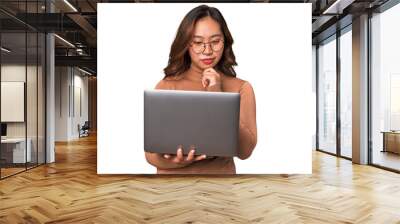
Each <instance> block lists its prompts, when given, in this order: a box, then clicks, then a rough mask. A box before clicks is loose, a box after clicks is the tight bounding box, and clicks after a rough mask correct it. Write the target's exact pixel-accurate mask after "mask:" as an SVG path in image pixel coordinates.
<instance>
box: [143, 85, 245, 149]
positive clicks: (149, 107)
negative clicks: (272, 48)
mask: <svg viewBox="0 0 400 224" xmlns="http://www.w3.org/2000/svg"><path fill="white" fill-rule="evenodd" d="M239 113H240V95H239V93H228V92H206V91H184V90H145V91H144V150H145V151H146V152H155V153H162V154H176V150H177V148H178V145H182V146H183V154H185V155H187V154H188V153H189V147H190V145H194V146H195V149H196V151H195V155H202V154H205V155H207V156H222V157H234V156H237V148H238V136H239V135H238V131H239V115H240V114H239Z"/></svg>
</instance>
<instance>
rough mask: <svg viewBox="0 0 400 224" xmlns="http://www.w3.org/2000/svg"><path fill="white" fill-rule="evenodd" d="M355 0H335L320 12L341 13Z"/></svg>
mask: <svg viewBox="0 0 400 224" xmlns="http://www.w3.org/2000/svg"><path fill="white" fill-rule="evenodd" d="M354 1H355V0H336V1H335V2H334V3H333V4H332V5H330V6H329V7H328V8H327V9H325V10H324V12H323V13H322V14H342V13H343V9H345V8H347V6H349V5H351V4H352V3H353V2H354Z"/></svg>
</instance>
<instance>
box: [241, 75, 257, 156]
mask: <svg viewBox="0 0 400 224" xmlns="http://www.w3.org/2000/svg"><path fill="white" fill-rule="evenodd" d="M256 144H257V123H256V99H255V95H254V91H253V88H252V86H251V85H250V83H248V82H245V83H244V84H243V85H242V87H241V89H240V122H239V149H238V150H239V152H238V157H239V158H240V159H242V160H244V159H247V158H249V157H250V155H251V153H252V152H253V149H254V148H255V147H256Z"/></svg>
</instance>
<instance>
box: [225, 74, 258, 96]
mask: <svg viewBox="0 0 400 224" xmlns="http://www.w3.org/2000/svg"><path fill="white" fill-rule="evenodd" d="M222 79H223V85H224V87H225V89H226V90H228V91H229V90H231V91H232V90H233V92H241V91H242V90H246V89H248V88H252V86H251V84H250V83H249V82H248V81H246V80H244V79H241V78H238V77H233V76H229V75H225V74H223V75H222Z"/></svg>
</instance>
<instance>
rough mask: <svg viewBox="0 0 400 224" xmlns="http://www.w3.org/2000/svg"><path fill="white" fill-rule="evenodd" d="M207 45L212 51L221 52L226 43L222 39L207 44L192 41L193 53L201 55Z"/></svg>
mask: <svg viewBox="0 0 400 224" xmlns="http://www.w3.org/2000/svg"><path fill="white" fill-rule="evenodd" d="M206 44H209V45H210V47H211V49H212V51H220V50H221V49H222V47H223V46H224V41H223V40H222V39H219V40H213V41H210V42H207V43H205V42H201V41H192V43H191V44H190V45H191V46H192V47H193V51H194V52H195V53H196V54H201V53H203V52H204V51H205V50H206Z"/></svg>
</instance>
